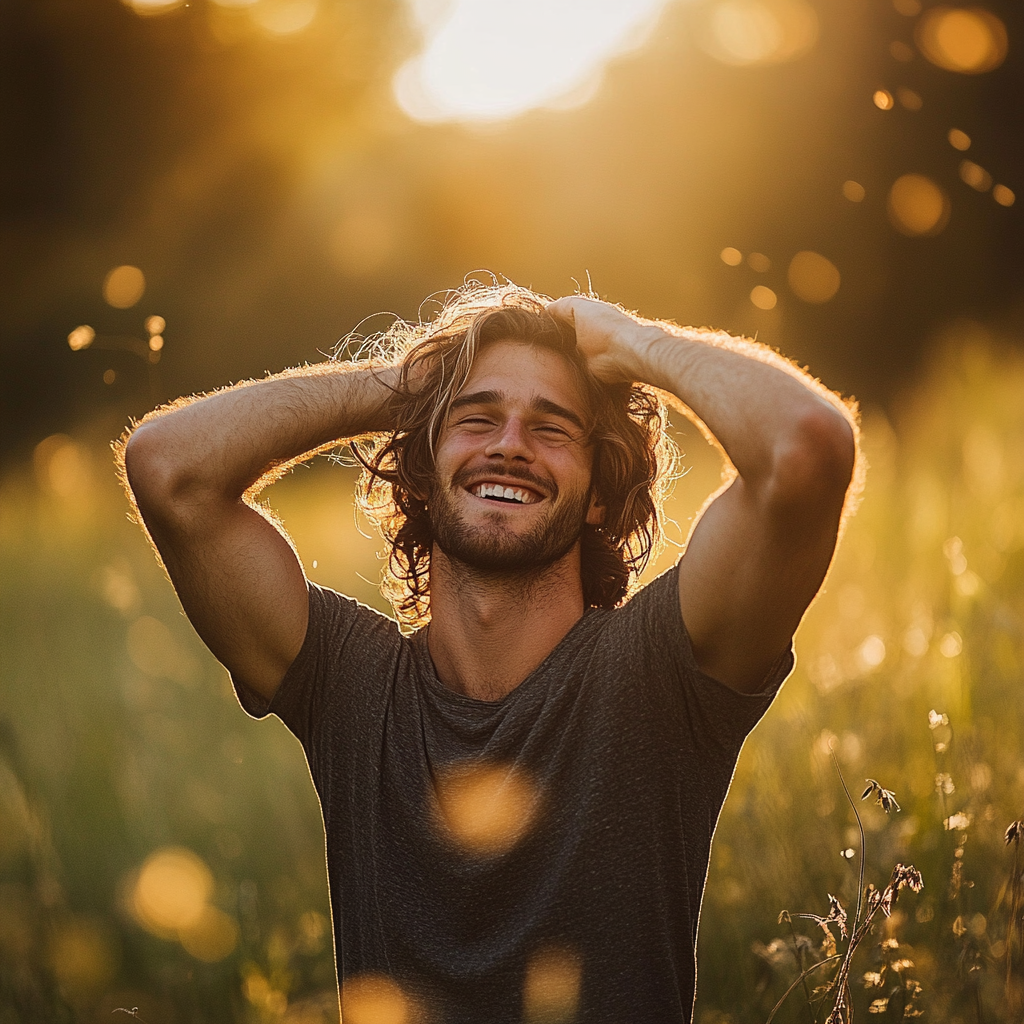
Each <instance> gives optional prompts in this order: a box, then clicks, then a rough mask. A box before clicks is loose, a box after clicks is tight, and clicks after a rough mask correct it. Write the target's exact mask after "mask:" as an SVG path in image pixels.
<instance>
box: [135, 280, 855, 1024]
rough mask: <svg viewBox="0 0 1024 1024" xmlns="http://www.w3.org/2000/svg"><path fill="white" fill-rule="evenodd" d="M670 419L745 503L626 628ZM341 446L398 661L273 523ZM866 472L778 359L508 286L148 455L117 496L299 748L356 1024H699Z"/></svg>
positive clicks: (198, 413)
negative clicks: (735, 778) (134, 510)
mask: <svg viewBox="0 0 1024 1024" xmlns="http://www.w3.org/2000/svg"><path fill="white" fill-rule="evenodd" d="M385 356H386V358H385ZM659 394H665V395H667V396H674V398H675V399H677V400H678V401H679V402H680V403H681V404H682V406H683V407H684V409H685V410H687V411H688V414H689V415H690V416H691V417H693V418H694V419H695V420H697V421H698V422H699V423H700V424H701V425H702V427H703V428H705V429H706V431H707V432H708V433H709V435H711V436H712V437H713V438H714V439H715V440H717V442H718V443H719V444H720V446H721V447H722V449H723V450H724V452H725V453H726V454H727V456H728V460H729V463H730V465H731V466H732V467H734V472H732V473H731V476H730V478H729V479H728V480H727V482H726V483H725V484H723V486H722V488H721V489H720V490H719V491H718V492H717V494H716V495H715V496H713V499H712V500H710V501H709V502H708V504H707V505H706V506H705V509H704V512H703V514H702V515H701V516H700V518H699V521H698V523H697V525H696V526H695V527H694V529H693V531H692V534H691V536H690V538H689V541H688V543H687V546H686V549H685V554H684V555H683V557H682V558H681V560H680V562H679V564H678V567H677V568H676V569H673V570H672V571H670V572H669V573H666V574H664V575H663V576H661V577H660V578H659V579H657V580H656V581H654V582H653V583H651V584H650V585H648V586H647V587H646V588H644V589H642V590H640V591H639V592H637V593H635V594H634V595H633V596H632V597H631V598H630V599H629V600H628V601H625V603H623V601H624V599H625V598H626V596H627V593H628V592H629V590H630V588H631V585H632V584H633V583H634V582H635V575H636V573H637V571H638V570H639V569H640V568H642V565H643V563H644V561H645V559H646V557H647V554H648V553H649V551H650V548H651V543H652V540H653V539H654V537H655V535H656V532H657V525H658V494H659V479H660V476H659V474H660V472H661V470H662V469H664V456H665V454H666V453H665V444H664V435H663V419H662V413H663V410H662V408H661V406H660V403H659V400H658V395H659ZM353 438H358V439H361V440H359V441H358V442H357V443H356V444H355V445H354V448H355V450H356V451H357V454H359V457H360V459H361V461H362V462H363V464H364V466H365V468H366V472H365V474H364V478H363V481H362V484H361V493H360V497H361V501H362V503H363V507H364V508H365V509H367V510H368V511H369V512H370V514H371V515H373V516H375V517H376V519H377V521H378V524H379V525H380V527H381V529H382V532H383V533H384V536H385V537H386V539H387V540H388V541H389V543H390V545H391V552H392V556H391V560H390V566H389V587H390V594H391V596H392V600H393V603H394V604H395V607H396V610H397V612H398V614H399V615H400V616H401V617H402V618H404V619H405V621H406V622H407V623H408V624H411V625H419V626H421V627H422V628H420V629H418V630H417V631H416V632H413V633H412V634H411V635H403V634H402V633H401V632H400V630H399V628H398V626H397V624H396V623H395V622H393V621H392V620H390V619H388V618H386V617H384V616H382V615H379V614H377V613H376V612H373V611H371V610H369V609H367V608H364V607H362V606H359V605H357V604H356V603H355V602H353V601H350V600H349V599H347V598H344V597H342V596H340V595H338V594H335V593H333V592H331V591H327V590H324V589H322V588H320V587H317V586H316V585H314V584H312V583H308V582H307V580H306V579H305V577H304V575H303V571H302V568H301V566H300V564H299V561H298V559H297V557H296V555H295V552H294V550H293V549H292V547H291V545H290V543H289V541H288V539H287V537H286V536H285V535H284V534H283V532H282V531H281V529H280V528H279V527H278V526H277V525H276V524H275V523H274V522H273V521H272V520H271V518H270V517H269V516H268V515H265V514H264V513H263V512H262V511H261V510H260V509H259V508H258V507H257V506H256V505H255V504H254V496H255V494H256V492H257V491H258V490H259V488H260V487H261V486H263V485H265V483H267V482H269V481H270V480H272V479H274V478H276V476H278V475H280V473H281V472H283V471H284V470H285V469H287V468H288V467H289V466H290V465H292V464H293V463H294V462H296V461H298V460H301V459H302V458H305V457H308V456H309V455H311V454H312V453H315V452H317V451H320V450H324V449H326V448H329V447H332V446H334V445H336V444H338V443H339V440H344V439H353ZM856 439H857V428H856V423H855V420H854V417H853V414H852V412H851V411H850V410H849V409H848V408H847V407H846V406H844V405H843V404H842V403H841V402H840V401H839V400H838V399H837V398H835V396H833V395H831V393H829V392H828V391H826V390H825V389H824V388H822V387H821V386H820V385H818V384H817V383H816V382H815V381H813V380H812V379H811V378H809V377H808V376H807V375H806V374H803V373H801V372H800V371H798V370H796V369H795V368H794V367H792V366H791V365H790V364H788V363H787V362H785V361H784V360H782V359H781V358H780V357H778V356H776V355H774V354H773V353H770V352H768V351H767V350H765V349H764V348H762V347H759V346H756V345H754V344H753V343H750V342H743V341H739V340H737V339H732V338H729V337H728V336H725V335H719V334H711V333H708V332H701V331H696V330H693V329H683V328H678V327H675V326H672V325H668V324H660V323H653V322H651V321H647V320H642V319H640V318H638V317H635V316H632V315H630V314H627V313H625V312H623V311H622V310H621V309H619V308H618V307H616V306H612V305H609V304H607V303H604V302H599V301H597V300H593V299H588V298H582V297H572V298H563V299H559V300H557V301H555V302H550V303H546V302H545V301H544V300H543V299H541V298H540V297H539V296H535V295H533V294H532V293H530V292H527V291H526V290H525V289H518V288H515V287H514V286H506V287H503V288H483V287H480V286H477V287H471V288H467V289H463V290H462V291H461V292H458V293H455V295H454V297H453V298H452V300H451V301H450V302H449V303H448V304H447V305H446V306H445V308H444V309H443V310H442V311H441V313H440V314H439V315H438V317H437V318H436V319H435V320H434V321H433V322H431V323H430V324H427V325H418V326H415V327H413V326H411V325H403V324H399V325H397V326H396V327H395V328H394V329H393V330H392V331H391V332H389V334H388V335H387V336H386V337H385V338H384V341H383V343H382V352H381V354H380V355H378V358H376V359H372V360H365V361H362V362H355V363H347V364H338V363H329V364H324V365H320V366H315V367H309V368H305V369H301V370H296V371H291V372H289V373H287V374H284V375H281V376H278V377H276V378H269V379H267V380H265V381H261V382H258V383H253V384H249V385H246V386H239V387H235V388H231V389H228V390H226V391H222V392H220V393H217V394H214V395H211V396H207V397H205V398H201V399H199V400H196V401H193V402H191V403H188V404H179V405H177V406H174V407H171V408H170V409H169V410H163V411H158V413H157V414H155V415H153V416H152V417H150V418H148V419H147V420H146V421H145V422H144V423H143V424H142V425H140V426H139V427H138V428H137V429H136V430H135V432H134V433H133V434H132V435H131V437H130V438H129V439H128V441H127V445H126V447H124V459H125V462H124V467H125V472H126V479H127V482H128V484H129V485H130V489H131V493H132V494H133V495H134V499H135V500H136V502H137V505H138V509H139V511H140V513H141V516H142V519H143V520H144V523H145V526H146V528H147V529H148V531H149V533H150V535H151V537H152V539H153V541H154V543H155V545H156V547H157V548H158V549H159V552H160V555H161V556H162V558H163V561H164V564H165V565H166V567H167V570H168V573H169V574H170V577H171V579H172V581H173V582H174V585H175V587H176V588H177V591H178V594H179V596H180V598H181V602H182V604H183V606H184V608H185V611H186V612H187V614H188V616H189V618H190V619H191V621H192V623H193V624H194V625H195V627H196V629H197V631H198V632H199V634H200V636H201V637H202V638H203V639H204V641H205V642H206V643H207V645H208V646H209V647H210V649H211V650H212V651H213V653H214V654H215V655H216V656H217V657H218V658H219V659H220V661H221V662H222V663H223V664H224V665H225V666H226V667H227V668H228V669H229V671H230V672H231V676H232V678H233V680H234V683H235V686H236V690H237V692H238V694H239V698H240V700H241V702H242V704H243V705H244V707H245V708H246V710H248V711H249V712H250V713H251V714H254V715H257V716H262V715H265V714H267V713H268V712H269V711H273V712H274V713H276V714H278V715H279V716H280V717H281V718H282V719H283V720H284V721H285V723H286V724H287V725H288V726H289V728H290V729H291V730H292V731H293V732H294V733H295V734H296V735H297V736H298V738H299V739H300V741H301V742H302V744H303V747H304V749H305V752H306V756H307V759H308V761H309V765H310V770H311V773H312V776H313V779H314V782H315V784H316V787H317V792H318V794H319V797H320V802H321V807H322V809H323V814H324V822H325V827H326V833H327V863H328V874H329V880H330V890H331V899H332V907H333V919H334V931H335V943H336V958H337V965H338V973H339V980H340V983H341V992H342V1010H343V1015H344V1016H345V1019H346V1020H347V1021H349V1022H350V1024H364V1022H366V1021H371V1020H378V1019H379V1020H383V1019H385V1018H386V1019H388V1020H391V1019H394V1020H399V1019H401V1020H406V1021H409V1022H412V1021H423V1022H427V1021H436V1022H444V1024H470V1022H474V1024H482V1022H488V1024H489V1022H503V1021H509V1022H512V1021H522V1020H534V1021H539V1020H546V1021H555V1020H559V1021H570V1020H577V1021H581V1022H586V1024H591V1022H593V1024H598V1022H609V1024H610V1022H613V1021H614V1022H620V1021H623V1020H631V1021H638V1022H651V1024H655V1022H669V1021H677V1022H678V1021H689V1020H690V1019H691V1016H692V1008H693V998H694V985H695V963H694V949H695V942H696V933H697V919H698V912H699V908H700V899H701V894H702V890H703V885H704V880H705V876H706V872H707V865H708V856H709V852H710V843H711V837H712V833H713V831H714V827H715V824H716V821H717V819H718V814H719V811H720V808H721V805H722V801H723V800H724V798H725V794H726V791H727V789H728V786H729V782H730V780H731V777H732V773H733V769H734V766H735V762H736V758H737V756H738V754H739V750H740V746H741V745H742V743H743V740H744V737H745V736H746V734H747V733H748V732H749V730H750V729H751V728H752V727H753V726H754V725H755V724H756V722H757V721H758V719H759V718H760V717H761V715H762V714H763V713H764V711H765V709H766V708H767V707H768V705H769V704H770V703H771V701H772V699H773V697H774V695H775V693H776V691H777V690H778V687H779V686H780V685H781V683H782V681H783V680H784V679H785V677H786V676H787V675H788V674H789V672H790V671H791V668H792V664H793V656H792V649H791V638H792V636H793V633H794V631H795V629H796V627H797V625H798V624H799V622H800V619H801V617H802V615H803V613H804V611H805V609H806V608H807V606H808V604H809V603H810V601H811V600H812V598H813V597H814V595H815V593H816V592H817V590H818V589H819V587H820V586H821V583H822V580H823V579H824V577H825V573H826V572H827V570H828V566H829V563H830V561H831V559H832V555H833V551H834V549H835V544H836V539H837V536H838V531H839V527H840V523H841V519H842V515H843V510H844V506H845V503H846V500H847V493H848V491H850V490H851V480H852V479H853V478H854V476H855V473H854V470H855V466H856V464H857V454H856V450H857V449H856ZM659 460H660V461H661V467H660V468H659ZM389 1007H390V1009H388V1008H389ZM387 1013H390V1014H391V1016H387Z"/></svg>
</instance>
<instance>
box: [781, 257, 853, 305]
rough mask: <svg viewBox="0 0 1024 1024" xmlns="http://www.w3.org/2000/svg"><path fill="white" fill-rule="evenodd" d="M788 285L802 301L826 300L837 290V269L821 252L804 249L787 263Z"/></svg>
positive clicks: (817, 301)
mask: <svg viewBox="0 0 1024 1024" xmlns="http://www.w3.org/2000/svg"><path fill="white" fill-rule="evenodd" d="M787 276H788V279H789V287H790V288H792V289H793V291H794V292H795V293H796V295H797V296H798V297H799V298H801V299H803V300H804V302H812V303H820V302H828V300H829V299H831V298H832V296H833V295H835V293H836V292H837V291H839V281H840V277H839V269H838V268H837V267H836V265H835V264H834V263H833V262H832V261H831V260H830V259H828V258H827V257H825V256H822V255H821V253H817V252H811V251H810V250H804V251H803V252H798V253H797V254H796V255H795V256H794V257H793V259H792V260H790V263H789V272H788V275H787Z"/></svg>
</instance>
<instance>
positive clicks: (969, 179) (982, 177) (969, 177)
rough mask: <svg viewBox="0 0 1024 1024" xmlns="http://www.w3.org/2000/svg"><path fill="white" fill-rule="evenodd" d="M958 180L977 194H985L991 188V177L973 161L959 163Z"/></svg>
mask: <svg viewBox="0 0 1024 1024" xmlns="http://www.w3.org/2000/svg"><path fill="white" fill-rule="evenodd" d="M960 180H961V181H962V182H963V183H964V184H965V185H970V186H971V188H973V189H975V190H976V191H978V192H987V191H988V190H989V189H990V188H991V187H992V175H991V174H989V173H988V171H986V170H985V168H984V167H982V166H981V165H980V164H976V163H975V162H974V161H973V160H961V161H960Z"/></svg>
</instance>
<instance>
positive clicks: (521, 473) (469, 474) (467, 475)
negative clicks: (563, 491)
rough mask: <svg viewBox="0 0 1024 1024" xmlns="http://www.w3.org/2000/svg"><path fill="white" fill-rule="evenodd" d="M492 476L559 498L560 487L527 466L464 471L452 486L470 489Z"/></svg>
mask: <svg viewBox="0 0 1024 1024" xmlns="http://www.w3.org/2000/svg"><path fill="white" fill-rule="evenodd" d="M492 476H501V477H504V478H506V479H512V480H519V481H521V482H522V483H524V484H526V485H527V486H529V487H531V488H532V489H533V490H535V491H537V492H539V493H540V494H546V495H549V496H550V497H552V498H555V497H557V496H558V487H557V486H556V485H555V483H554V482H552V481H550V480H544V479H542V478H541V477H539V476H537V475H536V474H534V473H532V472H531V471H530V470H528V469H527V468H526V467H525V466H503V467H502V468H501V470H500V471H497V470H495V469H493V468H492V469H491V471H490V472H488V471H487V470H481V469H463V470H460V471H459V472H458V473H456V474H455V475H454V476H453V477H452V486H453V487H469V486H471V485H473V484H475V483H479V482H480V481H482V480H487V479H489V478H490V477H492Z"/></svg>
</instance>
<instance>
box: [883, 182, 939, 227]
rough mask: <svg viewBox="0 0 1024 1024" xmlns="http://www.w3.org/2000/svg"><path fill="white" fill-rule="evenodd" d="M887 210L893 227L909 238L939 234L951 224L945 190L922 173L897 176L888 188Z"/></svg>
mask: <svg viewBox="0 0 1024 1024" xmlns="http://www.w3.org/2000/svg"><path fill="white" fill-rule="evenodd" d="M887 209H888V213H889V220H890V222H891V223H892V226H893V227H894V228H896V230H897V231H899V232H900V233H901V234H904V235H907V236H908V237H910V238H919V237H929V236H932V235H937V234H939V233H940V232H941V231H942V229H943V228H945V226H946V224H948V223H949V213H950V207H949V199H948V198H947V196H946V193H945V192H943V191H942V189H941V188H939V186H938V185H936V184H935V182H934V181H932V179H931V178H928V177H926V176H925V175H923V174H904V175H902V176H900V177H899V178H897V179H896V180H895V181H894V182H893V184H892V188H891V189H890V190H889V201H888V203H887Z"/></svg>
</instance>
